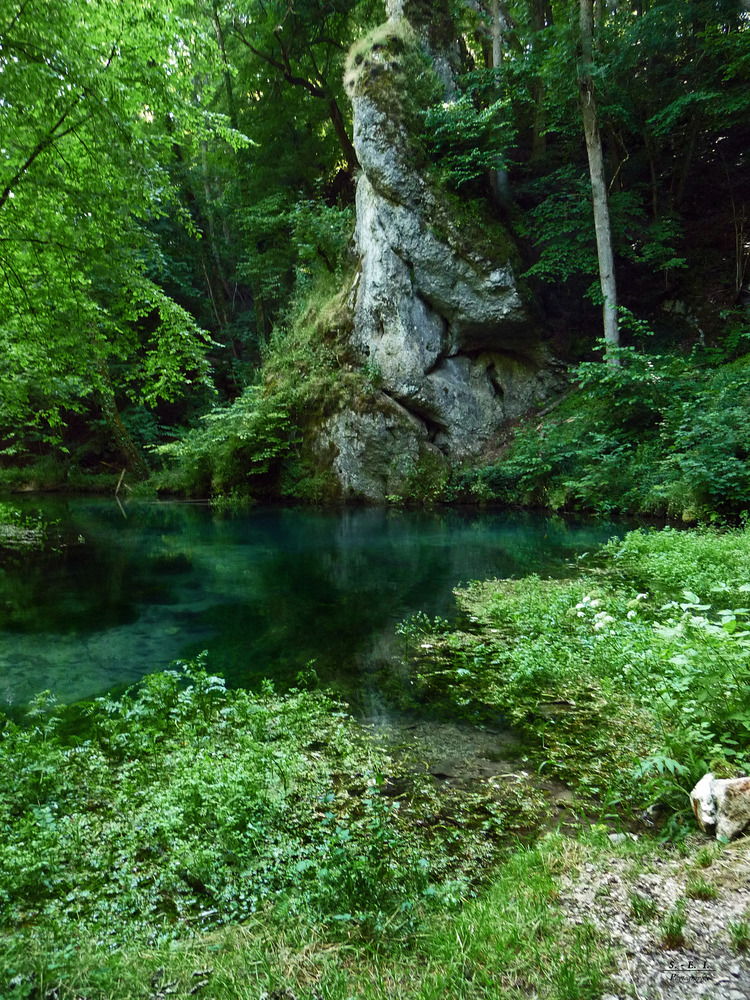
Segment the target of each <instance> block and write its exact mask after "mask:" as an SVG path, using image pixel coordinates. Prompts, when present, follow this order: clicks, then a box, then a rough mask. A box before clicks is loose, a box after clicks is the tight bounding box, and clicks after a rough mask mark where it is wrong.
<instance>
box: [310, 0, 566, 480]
mask: <svg viewBox="0 0 750 1000" xmlns="http://www.w3.org/2000/svg"><path fill="white" fill-rule="evenodd" d="M412 7H416V8H418V7H419V3H418V2H415V0H412V2H411V3H410V2H409V0H389V3H388V11H389V15H390V19H389V21H388V23H387V24H385V25H383V26H382V27H381V28H379V29H377V30H376V31H375V32H374V33H373V34H372V36H371V37H370V38H369V39H366V40H365V41H364V42H363V43H362V44H361V45H360V46H359V48H355V50H353V52H352V54H351V55H350V59H349V64H348V69H347V75H346V78H345V83H346V86H347V92H348V95H349V98H350V100H351V102H352V106H353V111H354V136H353V138H354V146H355V149H356V151H357V156H358V158H359V162H360V164H361V167H362V172H361V174H360V175H359V178H358V181H357V195H356V210H357V224H356V234H355V240H356V250H357V254H358V256H359V260H360V267H359V270H358V273H357V275H356V278H355V280H354V285H353V288H352V292H351V300H350V301H351V305H352V308H353V315H354V329H353V332H352V334H351V338H350V345H351V348H352V350H353V352H354V354H355V356H356V358H358V359H359V362H360V363H361V364H362V365H366V367H367V369H368V370H369V371H371V372H373V373H375V375H376V377H377V384H378V385H379V387H380V398H379V400H378V402H377V405H376V408H375V411H374V412H373V411H372V410H370V411H369V412H368V411H367V409H362V410H361V411H360V412H358V411H357V410H355V409H352V410H350V411H349V412H346V413H343V412H342V413H339V414H336V415H335V416H334V417H332V418H330V419H329V420H328V421H327V422H326V424H325V426H324V428H323V432H322V438H323V442H322V443H323V445H324V446H325V447H328V448H331V449H333V451H334V452H335V453H336V458H335V460H334V462H333V471H334V473H335V474H336V476H337V478H338V480H339V482H340V483H341V486H342V490H343V492H344V494H345V495H348V496H362V497H368V498H371V499H382V497H383V496H385V495H387V494H388V493H389V492H399V490H398V489H397V484H398V481H399V476H400V475H401V473H400V472H399V469H401V470H402V471H403V470H404V469H406V468H407V467H409V468H411V467H413V464H414V463H415V462H419V460H420V458H421V457H422V456H424V455H425V454H429V455H430V456H431V457H432V459H433V460H434V461H436V462H443V463H447V462H449V461H456V460H462V459H465V458H468V457H471V456H474V455H477V454H479V453H480V452H482V450H483V449H486V448H487V447H488V445H490V444H491V442H492V441H493V439H495V437H496V436H497V434H498V432H499V431H500V430H501V429H502V428H503V427H504V426H505V425H507V423H508V422H509V421H510V420H512V419H514V418H516V417H518V416H519V415H520V414H522V413H523V412H524V411H526V410H528V409H529V408H530V407H531V406H533V405H534V404H535V403H537V402H539V401H541V400H542V399H544V398H545V396H547V395H548V394H549V392H550V389H551V388H552V387H553V385H554V383H555V378H554V376H553V375H552V373H551V371H550V368H549V365H548V363H547V361H546V359H545V356H544V352H543V350H542V349H541V347H540V344H539V338H538V336H537V335H536V334H535V332H534V329H533V324H532V323H531V321H530V319H529V316H528V314H527V311H526V309H525V307H524V303H523V301H522V297H521V294H520V292H519V287H518V279H517V270H518V266H517V259H518V255H517V252H516V251H515V248H514V246H513V243H512V240H511V239H510V238H509V237H508V234H507V232H506V231H505V230H504V229H503V227H502V226H500V225H499V224H498V223H493V224H492V225H493V226H494V228H492V227H490V226H489V224H488V225H487V226H485V225H483V223H482V220H476V219H474V220H471V219H468V218H467V217H463V218H462V217H461V210H462V204H461V200H460V199H459V198H455V197H454V198H453V200H452V201H451V200H450V199H449V198H448V196H446V195H445V192H441V191H440V190H438V188H437V186H436V185H435V184H434V183H432V182H431V181H430V179H429V175H428V174H426V172H425V171H424V170H420V169H418V168H416V167H415V162H414V157H415V153H414V151H415V148H416V147H415V144H414V142H413V137H412V135H411V134H410V129H409V125H408V114H407V113H406V112H405V110H404V108H405V101H406V100H407V99H408V98H407V97H405V96H404V94H403V92H402V90H403V88H404V87H405V86H406V85H407V79H406V76H405V71H404V64H405V62H406V60H407V59H408V57H409V53H411V58H412V59H413V58H414V52H415V51H416V52H417V53H421V57H422V58H424V59H426V60H429V65H430V66H431V70H430V72H432V73H433V74H434V79H435V81H437V82H436V83H435V86H436V87H440V88H442V91H443V93H445V94H446V95H449V93H450V88H451V85H452V65H453V63H454V62H455V55H456V54H455V53H450V52H448V53H447V54H446V52H436V50H435V48H434V44H433V42H432V41H431V39H430V36H429V32H427V31H426V30H425V31H422V32H420V31H419V25H417V29H416V30H415V28H414V27H412V25H411V23H410V22H409V21H408V20H407V18H408V17H409V16H410V8H412ZM491 228H492V232H491V234H490V236H488V235H487V234H488V231H489V230H490V229H491ZM493 241H494V242H493ZM398 449H400V454H399V457H396V450H398Z"/></svg>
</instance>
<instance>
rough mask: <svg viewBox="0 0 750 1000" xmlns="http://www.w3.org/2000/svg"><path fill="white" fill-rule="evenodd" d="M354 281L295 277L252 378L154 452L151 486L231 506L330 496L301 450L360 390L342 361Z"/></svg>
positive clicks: (326, 478) (359, 380)
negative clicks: (296, 286) (292, 294)
mask: <svg viewBox="0 0 750 1000" xmlns="http://www.w3.org/2000/svg"><path fill="white" fill-rule="evenodd" d="M351 277H352V276H351V274H349V273H348V272H347V273H344V270H339V269H337V270H336V271H335V272H334V273H333V274H328V273H326V274H323V275H318V276H317V277H316V278H315V279H314V280H312V279H311V283H310V284H309V286H308V284H307V283H306V282H302V283H301V286H300V294H299V297H298V300H297V302H296V305H293V306H292V307H291V309H290V311H289V313H288V315H287V316H286V317H285V318H284V320H283V322H281V323H280V324H279V325H278V326H277V327H276V329H275V330H274V332H273V334H272V335H271V338H270V340H269V342H268V344H267V345H266V348H265V352H264V360H263V367H262V369H261V371H260V373H259V381H258V382H257V384H254V385H251V386H248V387H247V388H246V389H245V390H244V391H243V393H242V394H241V395H240V396H239V397H238V398H237V399H235V400H234V401H233V402H232V403H229V404H224V405H220V406H219V405H217V406H216V407H214V408H213V409H212V410H211V411H210V412H209V413H207V414H206V415H205V416H203V417H202V419H201V423H200V425H199V426H198V427H196V428H193V429H192V430H189V431H187V432H186V433H185V434H183V436H182V437H181V438H180V439H179V440H177V441H174V442H171V443H169V444H166V445H160V446H159V447H157V448H155V449H154V451H153V457H154V460H155V461H156V462H158V463H161V468H160V469H159V470H157V471H156V472H155V473H154V474H153V475H152V477H151V480H150V483H151V485H152V486H153V488H154V489H156V490H157V491H158V492H165V493H180V494H187V495H188V496H215V497H221V496H227V497H230V498H231V499H232V501H233V502H237V501H248V500H250V501H252V500H254V499H260V498H264V497H274V498H278V497H279V496H284V495H288V496H291V497H294V498H296V499H301V500H314V501H323V500H330V499H334V492H335V484H334V482H333V480H332V477H331V476H330V475H326V470H325V469H324V468H323V467H322V466H321V463H320V462H319V461H317V460H316V458H315V456H314V455H313V454H312V452H311V449H310V448H309V447H308V444H307V432H308V428H309V427H311V426H314V425H315V424H317V423H319V422H320V421H321V420H322V419H324V418H325V416H326V415H328V414H329V413H331V412H333V411H334V410H336V409H337V407H339V406H340V405H341V404H342V403H343V402H345V401H347V400H350V399H351V398H353V397H356V396H357V394H358V393H361V392H363V391H364V390H365V388H366V379H365V377H364V376H363V375H362V374H361V373H359V372H358V371H357V370H355V369H354V368H352V367H351V366H349V365H347V363H346V360H347V357H346V350H345V345H344V337H345V334H346V333H347V332H348V330H349V328H350V324H351V315H350V310H349V306H348V305H347V300H348V291H349V287H350V285H351Z"/></svg>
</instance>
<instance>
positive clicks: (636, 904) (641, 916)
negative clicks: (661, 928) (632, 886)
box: [630, 891, 659, 924]
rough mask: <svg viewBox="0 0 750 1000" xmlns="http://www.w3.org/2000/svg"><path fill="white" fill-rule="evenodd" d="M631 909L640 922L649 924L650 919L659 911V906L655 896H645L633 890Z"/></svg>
mask: <svg viewBox="0 0 750 1000" xmlns="http://www.w3.org/2000/svg"><path fill="white" fill-rule="evenodd" d="M630 910H631V912H632V914H633V918H634V919H635V920H637V921H638V923H639V924H647V923H648V922H649V921H650V920H653V919H654V917H655V916H656V914H657V913H658V910H659V906H658V904H657V902H656V900H655V899H653V897H651V896H644V895H642V894H641V893H640V892H635V891H633V892H631V893H630Z"/></svg>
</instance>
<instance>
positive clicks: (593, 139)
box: [578, 0, 620, 365]
mask: <svg viewBox="0 0 750 1000" xmlns="http://www.w3.org/2000/svg"><path fill="white" fill-rule="evenodd" d="M580 2H581V18H580V26H581V60H580V63H579V66H578V86H579V90H580V95H581V114H582V116H583V132H584V135H585V138H586V152H587V154H588V159H589V173H590V175H591V195H592V201H593V205H594V228H595V230H596V252H597V257H598V259H599V281H600V283H601V287H602V296H603V297H604V308H603V314H604V339H605V341H606V344H607V362H608V363H609V364H611V365H616V364H617V363H618V362H617V359H616V357H615V356H614V355H613V353H612V351H611V349H612V348H614V347H617V346H618V345H619V343H620V334H619V330H618V327H617V285H616V283H615V261H614V255H613V253H612V227H611V225H610V221H609V199H608V197H607V183H606V180H605V176H604V155H603V153H602V137H601V133H600V131H599V116H598V114H597V110H596V100H595V98H594V81H593V77H592V74H591V69H592V63H593V50H594V9H593V8H594V2H593V0H580Z"/></svg>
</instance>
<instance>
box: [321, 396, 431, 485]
mask: <svg viewBox="0 0 750 1000" xmlns="http://www.w3.org/2000/svg"><path fill="white" fill-rule="evenodd" d="M318 451H319V454H320V455H321V457H323V456H324V455H325V453H328V454H331V453H333V455H334V458H333V461H332V463H331V468H332V470H333V472H334V475H335V476H336V477H337V479H338V480H339V483H340V484H341V489H342V492H343V494H344V496H345V497H347V498H349V499H363V498H364V499H370V500H384V499H385V498H386V497H389V496H401V495H403V493H404V492H405V491H407V489H408V483H409V480H410V477H412V476H413V475H414V472H415V470H416V469H417V467H418V466H419V464H420V463H421V462H423V461H424V459H425V458H426V457H427V456H430V457H431V458H432V460H433V464H434V465H435V466H436V467H438V468H439V467H440V466H441V465H444V464H445V458H444V456H443V455H442V454H441V453H440V452H439V451H438V449H437V448H436V447H435V446H434V445H431V444H430V442H429V441H428V440H427V429H426V427H425V426H424V424H423V423H422V422H421V421H420V420H418V419H417V418H416V417H415V416H413V415H412V414H410V413H409V412H408V411H406V410H404V408H403V407H401V406H399V405H398V404H397V403H395V402H394V401H393V400H392V399H390V398H389V397H388V396H386V395H385V394H382V393H381V394H379V396H378V400H377V406H376V407H375V408H371V409H369V410H366V411H363V412H357V411H354V410H340V411H339V412H338V413H336V414H334V415H333V416H332V417H330V418H329V419H328V420H327V421H326V422H325V423H324V424H323V427H322V428H321V432H320V435H319V437H318Z"/></svg>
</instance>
